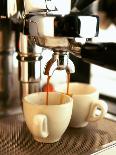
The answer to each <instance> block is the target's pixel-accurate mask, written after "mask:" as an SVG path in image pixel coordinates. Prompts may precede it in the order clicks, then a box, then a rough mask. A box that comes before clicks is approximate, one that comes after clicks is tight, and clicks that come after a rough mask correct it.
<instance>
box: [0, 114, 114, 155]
mask: <svg viewBox="0 0 116 155" xmlns="http://www.w3.org/2000/svg"><path fill="white" fill-rule="evenodd" d="M113 140H116V122H113V121H110V120H107V119H102V120H100V121H98V122H95V123H91V124H89V125H88V126H87V127H85V128H83V129H75V128H68V129H67V130H66V132H65V133H64V135H63V136H62V138H61V139H60V141H59V142H56V143H52V144H44V143H38V142H36V141H35V140H34V139H33V137H32V135H31V134H30V132H29V131H28V128H27V126H26V124H25V121H24V119H23V115H22V114H18V115H13V116H9V117H5V118H1V119H0V155H74V154H75V155H81V154H83V155H85V154H87V152H89V151H93V150H95V149H97V148H99V147H100V146H101V145H103V144H106V143H109V142H111V141H113Z"/></svg>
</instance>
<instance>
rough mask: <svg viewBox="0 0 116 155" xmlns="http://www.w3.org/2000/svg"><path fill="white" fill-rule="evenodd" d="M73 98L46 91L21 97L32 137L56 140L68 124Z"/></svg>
mask: <svg viewBox="0 0 116 155" xmlns="http://www.w3.org/2000/svg"><path fill="white" fill-rule="evenodd" d="M72 108H73V99H72V98H71V97H70V96H68V95H65V94H62V93H58V92H49V95H48V105H46V92H39V93H33V94H30V95H27V96H26V97H24V98H23V112H24V118H25V121H26V124H27V127H28V128H29V130H30V132H31V133H32V135H33V137H34V139H35V140H36V141H38V142H43V143H54V142H57V141H58V140H59V139H60V138H61V136H62V135H63V133H64V132H65V130H66V129H67V127H68V126H69V123H70V119H71V115H72Z"/></svg>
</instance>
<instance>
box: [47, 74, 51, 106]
mask: <svg viewBox="0 0 116 155" xmlns="http://www.w3.org/2000/svg"><path fill="white" fill-rule="evenodd" d="M50 78H51V76H48V78H47V93H46V105H48V96H49V83H50Z"/></svg>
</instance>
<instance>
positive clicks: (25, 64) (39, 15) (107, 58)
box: [0, 0, 116, 99]
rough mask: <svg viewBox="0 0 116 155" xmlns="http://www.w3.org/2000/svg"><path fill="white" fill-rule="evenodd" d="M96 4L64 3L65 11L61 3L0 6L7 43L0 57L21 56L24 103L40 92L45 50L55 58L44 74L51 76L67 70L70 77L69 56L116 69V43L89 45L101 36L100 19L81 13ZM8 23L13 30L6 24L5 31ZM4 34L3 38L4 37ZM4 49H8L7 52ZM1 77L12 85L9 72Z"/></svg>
mask: <svg viewBox="0 0 116 155" xmlns="http://www.w3.org/2000/svg"><path fill="white" fill-rule="evenodd" d="M93 1H94V0H89V1H86V0H80V1H70V0H63V1H61V3H62V4H63V3H64V4H65V7H64V6H63V5H62V6H63V7H62V6H61V5H59V3H60V1H59V0H41V1H40V0H39V1H33V0H24V1H23V0H17V1H16V0H13V1H10V0H6V1H4V0H2V1H1V2H0V3H1V4H0V6H1V8H2V9H1V12H0V23H1V25H0V39H1V38H2V39H3V38H4V40H5V41H3V42H0V52H1V55H2V53H4V54H3V55H7V54H8V55H10V51H17V52H18V54H17V59H18V73H19V74H18V78H19V81H20V97H21V99H22V97H23V96H25V95H27V94H30V93H33V92H36V91H41V86H40V85H41V78H42V77H41V76H42V70H41V67H42V59H43V57H42V52H43V50H44V49H49V50H52V51H53V55H52V58H51V59H50V60H49V61H48V62H47V64H46V66H45V70H44V74H46V75H49V76H51V75H52V74H53V72H54V70H55V69H58V70H64V69H68V70H69V71H70V73H72V72H74V65H73V63H72V62H71V61H70V60H69V53H72V54H74V55H75V56H76V57H78V58H82V59H83V60H84V61H87V62H89V63H95V64H97V65H101V66H104V67H107V68H110V69H114V70H115V69H116V61H115V55H116V54H115V53H116V52H115V50H116V45H115V44H114V43H102V44H100V43H99V44H92V43H90V42H89V41H88V39H90V38H93V37H95V36H97V35H98V32H99V18H98V17H97V16H94V15H81V11H79V10H83V8H85V7H86V6H88V5H89V4H90V3H92V2H93ZM76 2H77V3H76ZM72 5H73V7H72ZM77 7H78V9H77ZM7 20H9V21H10V23H11V24H12V25H13V26H11V29H10V30H9V25H7V24H6V25H7V26H8V27H7V28H6V29H5V30H4V28H5V27H4V26H2V25H3V23H4V22H3V21H5V22H6V21H7ZM7 31H8V32H7ZM12 31H13V32H14V31H15V35H14V36H15V38H13V33H12V34H10V33H11V32H12ZM3 32H4V35H1V34H2V33H3ZM8 35H9V36H8ZM76 38H77V40H78V38H86V40H87V42H85V43H84V44H82V43H80V42H78V41H76ZM3 47H8V48H7V50H6V49H4V48H3ZM10 47H11V48H10ZM2 48H3V49H4V50H3V49H2ZM4 51H7V53H5V52H4ZM109 51H110V52H109ZM7 58H8V57H6V56H4V59H3V60H2V61H1V62H5V63H6V64H7V63H12V60H10V61H8V59H7ZM1 62H0V63H1ZM7 66H10V65H7ZM0 68H2V69H1V72H3V70H4V67H3V66H2V65H1V66H0ZM6 70H10V69H6ZM1 72H0V73H1ZM2 75H3V76H4V78H5V82H6V83H7V82H8V81H9V80H8V79H9V78H8V77H9V74H8V72H5V73H4V74H3V73H2ZM2 78H3V77H2ZM5 91H6V90H5Z"/></svg>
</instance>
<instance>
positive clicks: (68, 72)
mask: <svg viewBox="0 0 116 155" xmlns="http://www.w3.org/2000/svg"><path fill="white" fill-rule="evenodd" d="M66 74H67V91H66V94H67V95H69V82H70V71H69V69H68V68H67V69H66ZM52 75H53V74H52ZM51 77H52V76H49V75H48V77H47V93H46V105H48V98H49V84H50V78H51Z"/></svg>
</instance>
